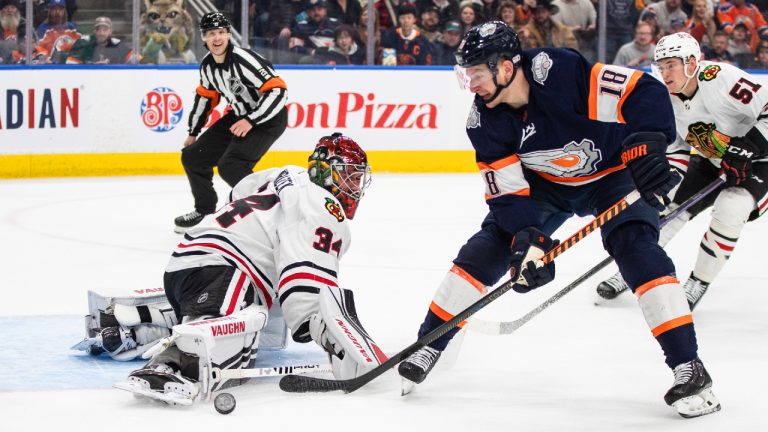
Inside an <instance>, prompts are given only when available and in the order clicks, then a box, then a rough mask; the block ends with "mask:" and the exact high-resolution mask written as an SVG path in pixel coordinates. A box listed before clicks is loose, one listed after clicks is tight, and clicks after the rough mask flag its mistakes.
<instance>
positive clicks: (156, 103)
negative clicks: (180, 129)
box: [140, 87, 184, 132]
mask: <svg viewBox="0 0 768 432" xmlns="http://www.w3.org/2000/svg"><path fill="white" fill-rule="evenodd" d="M140 112H141V121H142V122H143V123H144V125H145V126H146V127H148V128H149V129H151V130H152V131H154V132H168V131H170V130H172V129H173V128H175V127H176V125H177V124H179V122H181V119H182V116H183V114H184V103H183V101H182V99H181V97H180V96H179V95H178V94H177V93H176V92H175V91H173V89H170V88H167V87H156V88H153V89H152V90H151V91H149V92H148V93H147V94H146V96H144V99H142V100H141V107H140Z"/></svg>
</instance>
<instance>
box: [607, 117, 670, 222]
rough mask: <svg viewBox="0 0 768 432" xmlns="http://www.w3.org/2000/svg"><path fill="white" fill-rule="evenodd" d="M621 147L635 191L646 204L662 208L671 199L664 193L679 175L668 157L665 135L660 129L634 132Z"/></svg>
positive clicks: (622, 159) (658, 208)
mask: <svg viewBox="0 0 768 432" xmlns="http://www.w3.org/2000/svg"><path fill="white" fill-rule="evenodd" d="M622 147H623V149H624V150H623V151H622V152H621V161H622V162H624V163H625V164H626V165H627V166H628V167H629V172H630V173H631V174H632V179H633V180H634V181H635V187H636V188H637V190H638V192H640V195H642V196H643V199H644V200H645V201H646V202H647V203H648V204H650V205H652V206H653V207H655V208H656V209H657V210H659V211H662V210H664V208H665V207H666V205H667V204H669V203H670V199H669V197H667V194H668V193H669V191H671V190H672V188H674V187H675V185H676V184H678V183H679V182H680V180H681V179H682V178H681V177H680V174H678V173H677V171H674V170H672V169H671V168H670V166H669V161H667V156H666V149H667V138H666V137H665V136H664V134H662V133H659V132H637V133H634V134H632V135H630V136H628V137H627V139H625V140H624V144H622Z"/></svg>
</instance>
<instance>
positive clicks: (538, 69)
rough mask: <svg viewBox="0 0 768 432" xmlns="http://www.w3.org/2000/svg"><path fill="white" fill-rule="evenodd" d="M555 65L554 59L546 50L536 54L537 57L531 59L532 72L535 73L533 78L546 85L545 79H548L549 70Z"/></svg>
mask: <svg viewBox="0 0 768 432" xmlns="http://www.w3.org/2000/svg"><path fill="white" fill-rule="evenodd" d="M553 65H554V61H553V60H552V59H551V58H550V57H549V54H547V53H546V52H544V51H542V52H540V53H538V54H536V57H534V58H533V60H532V61H531V74H533V79H534V80H535V81H536V82H537V83H539V84H541V85H544V81H546V80H547V77H548V76H549V70H550V69H552V66H553Z"/></svg>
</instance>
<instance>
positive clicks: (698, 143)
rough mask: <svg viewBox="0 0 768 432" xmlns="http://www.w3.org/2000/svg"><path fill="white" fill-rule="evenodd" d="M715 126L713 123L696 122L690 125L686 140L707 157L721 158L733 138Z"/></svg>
mask: <svg viewBox="0 0 768 432" xmlns="http://www.w3.org/2000/svg"><path fill="white" fill-rule="evenodd" d="M715 127H716V126H715V125H714V124H712V123H704V122H696V123H694V124H692V125H690V126H688V135H687V136H686V137H685V142H687V143H688V145H690V146H691V147H693V148H695V149H696V151H698V152H699V153H701V155H702V156H704V157H706V158H720V157H722V156H723V152H724V151H725V148H726V147H728V142H729V141H730V140H731V138H730V137H729V136H728V135H725V134H723V133H722V132H719V131H718V130H717V129H715Z"/></svg>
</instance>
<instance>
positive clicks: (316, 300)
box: [86, 133, 386, 405]
mask: <svg viewBox="0 0 768 432" xmlns="http://www.w3.org/2000/svg"><path fill="white" fill-rule="evenodd" d="M370 178H371V170H370V167H369V165H368V161H367V157H366V154H365V152H364V151H363V150H362V149H361V148H360V147H359V146H358V145H357V143H356V142H355V141H354V140H352V139H351V138H349V137H346V136H343V135H341V134H338V133H336V134H333V135H332V136H325V137H322V138H321V139H320V140H319V142H318V143H317V145H316V147H315V149H314V151H313V153H312V154H311V156H310V157H309V164H308V169H304V168H300V167H297V166H287V167H283V168H273V169H268V170H264V171H260V172H256V173H254V174H251V175H249V176H248V177H245V178H244V179H243V180H242V181H241V182H240V183H238V184H237V185H235V187H234V188H233V189H232V191H231V192H230V194H229V197H228V200H227V203H226V204H225V205H224V206H223V207H221V208H220V209H219V210H218V211H217V212H216V213H214V214H211V215H208V216H206V217H205V219H204V220H203V221H202V222H201V223H200V224H199V225H197V226H194V227H192V228H190V229H189V230H188V231H187V232H186V233H185V234H184V237H183V239H182V240H181V241H180V242H179V244H178V245H177V247H176V249H175V250H174V251H173V253H172V255H171V259H170V262H169V263H168V266H167V267H166V271H165V275H164V290H165V296H166V298H167V303H168V305H169V306H170V308H171V309H172V313H171V314H170V316H169V317H168V316H167V315H166V316H167V319H168V320H170V321H172V322H173V325H172V326H170V327H171V328H170V330H169V331H168V334H167V335H165V336H162V337H161V338H160V339H159V340H155V341H154V342H153V344H152V345H151V346H150V347H149V348H144V347H146V345H147V344H146V343H143V344H141V347H142V348H141V349H140V350H139V351H143V352H142V354H141V355H142V356H143V357H144V358H147V359H148V360H149V361H148V363H147V364H146V365H144V366H143V367H141V368H140V369H138V370H135V371H133V372H132V373H131V374H130V375H129V376H128V378H127V380H125V381H124V382H120V383H117V384H115V387H117V388H119V389H123V390H127V391H130V392H132V393H134V394H136V395H139V396H145V397H149V398H153V399H158V400H161V401H164V402H167V403H169V404H176V405H191V404H192V403H194V402H195V401H197V400H201V399H210V397H211V394H212V393H213V392H215V391H217V390H220V389H223V388H227V387H230V386H233V385H237V384H239V383H240V381H241V380H240V379H236V378H233V379H226V377H229V376H235V375H232V374H226V373H224V374H222V372H223V371H225V370H227V369H247V368H251V367H253V365H254V363H255V360H256V354H257V349H258V348H259V346H260V344H261V342H260V339H261V338H262V337H264V336H266V335H268V334H269V333H270V332H266V328H265V326H266V324H267V322H268V320H269V317H270V314H274V312H275V311H277V310H278V309H279V310H280V311H281V312H282V316H283V317H284V320H285V324H286V325H287V327H288V328H289V329H290V334H291V337H292V339H293V340H294V341H296V342H299V343H306V342H310V341H315V342H316V343H317V344H318V345H320V346H321V347H322V348H323V350H325V351H326V352H327V354H328V356H329V359H330V361H331V365H332V368H333V374H334V377H335V378H337V379H348V378H352V377H355V376H358V375H360V374H362V373H365V372H366V371H368V370H370V369H371V368H373V367H376V366H378V365H379V364H381V362H383V361H385V360H386V357H385V356H384V354H383V353H382V351H381V350H380V349H379V348H378V347H377V346H376V344H375V343H374V341H373V340H372V339H371V337H370V336H369V335H368V334H367V332H366V331H365V330H364V329H363V327H362V325H361V324H360V321H359V320H358V318H357V313H356V310H355V304H354V298H353V295H352V292H351V291H350V290H347V289H344V288H341V287H339V286H338V282H337V280H338V277H337V274H338V268H339V260H340V258H341V257H342V256H343V255H344V253H345V252H346V251H347V249H348V248H349V244H350V232H349V225H348V224H349V222H348V220H349V219H352V218H353V217H354V215H355V211H356V210H357V206H358V204H359V201H360V199H361V198H362V196H363V193H364V191H365V189H366V188H367V187H368V185H369V184H370ZM137 314H138V313H137ZM174 320H175V321H174ZM134 321H135V320H134ZM139 321H141V320H140V319H139ZM155 327H160V326H155ZM118 328H120V326H118ZM99 336H100V337H101V347H100V348H99V347H98V344H92V346H96V347H97V348H96V349H105V350H108V349H111V348H114V347H115V346H116V345H117V341H116V340H115V341H111V342H110V344H108V345H105V342H106V339H105V337H104V336H105V335H104V334H103V331H102V334H101V335H99ZM118 336H119V337H121V338H124V339H121V340H125V339H133V341H134V342H128V344H127V345H126V346H130V345H134V344H135V345H136V346H139V345H140V344H139V341H138V340H136V338H140V334H139V332H135V331H133V332H132V331H123V332H118ZM96 339H98V337H96ZM141 342H146V341H145V340H142V341H141ZM123 343H125V342H123ZM86 345H87V343H86ZM136 353H137V352H133V353H132V354H136ZM223 377H224V378H223Z"/></svg>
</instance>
